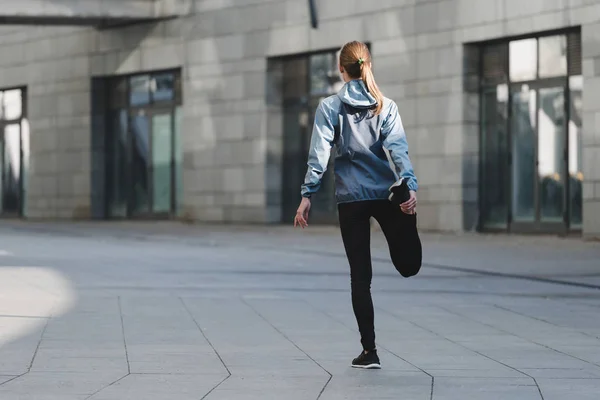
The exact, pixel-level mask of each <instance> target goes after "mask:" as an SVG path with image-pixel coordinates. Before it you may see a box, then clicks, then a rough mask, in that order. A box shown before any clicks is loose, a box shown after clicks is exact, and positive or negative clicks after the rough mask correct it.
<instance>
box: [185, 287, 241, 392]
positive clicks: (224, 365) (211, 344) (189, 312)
mask: <svg viewBox="0 0 600 400" xmlns="http://www.w3.org/2000/svg"><path fill="white" fill-rule="evenodd" d="M177 298H178V299H179V301H180V302H181V305H182V306H183V308H184V310H185V311H186V312H187V314H188V315H189V316H190V318H191V319H192V321H193V322H194V324H195V325H196V328H198V331H200V334H201V335H202V336H203V337H204V340H206V343H208V345H209V346H210V347H211V348H212V350H213V352H214V353H215V355H216V356H217V358H218V359H219V361H221V364H223V367H224V368H225V371H227V376H226V377H225V378H223V379H222V380H221V381H220V382H219V383H217V384H216V385H215V386H214V387H213V388H212V389H210V390H209V391H208V393H206V394H205V395H204V396H202V398H201V399H200V400H204V399H206V398H207V397H208V396H209V395H210V394H211V393H212V392H214V391H215V390H217V388H219V387H220V386H221V385H222V384H223V383H225V381H227V380H228V379H229V378H231V376H232V373H231V371H230V370H229V367H228V366H227V364H226V363H225V360H223V357H221V355H220V354H219V352H218V351H217V349H216V347H215V346H214V345H213V343H212V342H211V341H210V339H209V338H208V336H207V335H206V334H205V333H204V331H203V330H202V328H201V327H200V324H199V323H198V321H197V320H196V318H195V317H194V314H193V313H192V311H191V310H190V309H189V307H188V305H187V304H186V303H185V301H184V300H183V297H177Z"/></svg>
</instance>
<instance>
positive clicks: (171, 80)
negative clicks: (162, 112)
mask: <svg viewBox="0 0 600 400" xmlns="http://www.w3.org/2000/svg"><path fill="white" fill-rule="evenodd" d="M151 88H152V100H153V101H157V102H159V101H172V100H173V99H174V98H175V77H174V76H173V74H160V75H154V76H153V77H152V84H151Z"/></svg>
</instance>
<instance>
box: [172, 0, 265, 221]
mask: <svg viewBox="0 0 600 400" xmlns="http://www.w3.org/2000/svg"><path fill="white" fill-rule="evenodd" d="M242 12H243V9H240V8H239V7H234V6H232V7H229V8H223V9H217V10H208V11H205V12H201V13H200V12H199V11H198V14H195V15H192V16H190V18H186V19H184V20H173V21H167V22H165V23H164V26H165V36H166V38H167V39H180V40H182V41H183V43H184V46H185V47H184V54H185V56H184V62H183V76H182V79H183V88H184V107H183V121H182V135H183V136H182V145H183V168H184V172H183V174H184V177H183V181H184V184H183V185H184V212H183V217H184V219H185V220H200V221H206V222H251V223H263V222H265V221H266V220H267V219H268V217H267V211H266V207H265V205H266V202H265V199H266V186H267V185H268V183H267V180H268V176H267V169H266V167H265V159H267V158H268V155H267V147H268V146H271V144H270V143H267V139H266V124H265V122H266V118H265V115H266V105H265V103H266V95H265V86H266V84H265V80H266V65H267V62H266V55H267V54H268V49H269V48H270V46H271V39H272V37H271V35H269V34H266V32H265V31H264V30H262V31H252V30H250V31H248V32H240V31H239V25H240V18H243V16H242V14H241V13H242ZM271 23H273V22H271Z"/></svg>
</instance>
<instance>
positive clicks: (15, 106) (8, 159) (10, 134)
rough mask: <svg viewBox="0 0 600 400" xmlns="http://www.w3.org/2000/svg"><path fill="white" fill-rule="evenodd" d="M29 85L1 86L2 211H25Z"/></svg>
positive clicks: (0, 159)
mask: <svg viewBox="0 0 600 400" xmlns="http://www.w3.org/2000/svg"><path fill="white" fill-rule="evenodd" d="M25 93H26V92H25V89H23V88H16V89H8V90H0V214H4V215H23V213H24V207H25V196H24V192H25V187H26V179H27V169H28V165H29V124H28V123H27V120H26V119H25V113H26V109H25Z"/></svg>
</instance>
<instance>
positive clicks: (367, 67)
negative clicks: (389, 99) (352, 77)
mask: <svg viewBox="0 0 600 400" xmlns="http://www.w3.org/2000/svg"><path fill="white" fill-rule="evenodd" d="M360 78H361V79H362V80H363V82H364V83H365V86H366V87H367V90H368V91H369V93H371V96H373V97H375V100H377V106H375V109H374V110H373V112H374V113H375V115H379V114H380V113H381V110H382V109H383V93H381V90H379V86H377V82H375V76H374V75H373V68H372V67H371V63H370V62H369V63H364V64H362V65H361V71H360Z"/></svg>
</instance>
